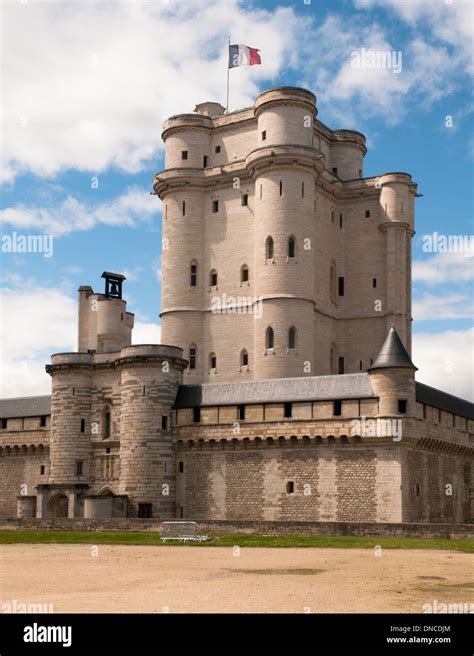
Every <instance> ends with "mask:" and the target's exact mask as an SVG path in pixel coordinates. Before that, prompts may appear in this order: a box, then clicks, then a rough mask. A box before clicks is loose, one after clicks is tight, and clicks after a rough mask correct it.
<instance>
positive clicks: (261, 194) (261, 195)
mask: <svg viewBox="0 0 474 656" xmlns="http://www.w3.org/2000/svg"><path fill="white" fill-rule="evenodd" d="M262 198H263V185H260V200H262Z"/></svg>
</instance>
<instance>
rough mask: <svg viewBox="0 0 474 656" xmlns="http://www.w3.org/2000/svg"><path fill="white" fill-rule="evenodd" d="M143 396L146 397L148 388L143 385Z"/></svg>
mask: <svg viewBox="0 0 474 656" xmlns="http://www.w3.org/2000/svg"><path fill="white" fill-rule="evenodd" d="M142 396H146V386H145V385H143V387H142Z"/></svg>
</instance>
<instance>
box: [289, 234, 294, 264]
mask: <svg viewBox="0 0 474 656" xmlns="http://www.w3.org/2000/svg"><path fill="white" fill-rule="evenodd" d="M288 257H289V258H290V259H293V258H295V257H296V241H295V238H294V237H290V238H289V239H288Z"/></svg>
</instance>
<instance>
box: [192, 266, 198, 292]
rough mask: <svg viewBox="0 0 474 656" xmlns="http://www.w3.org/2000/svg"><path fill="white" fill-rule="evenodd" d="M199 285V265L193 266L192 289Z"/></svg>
mask: <svg viewBox="0 0 474 656" xmlns="http://www.w3.org/2000/svg"><path fill="white" fill-rule="evenodd" d="M196 285H197V264H191V287H196Z"/></svg>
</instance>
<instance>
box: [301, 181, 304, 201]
mask: <svg viewBox="0 0 474 656" xmlns="http://www.w3.org/2000/svg"><path fill="white" fill-rule="evenodd" d="M301 198H304V182H302V183H301Z"/></svg>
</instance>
